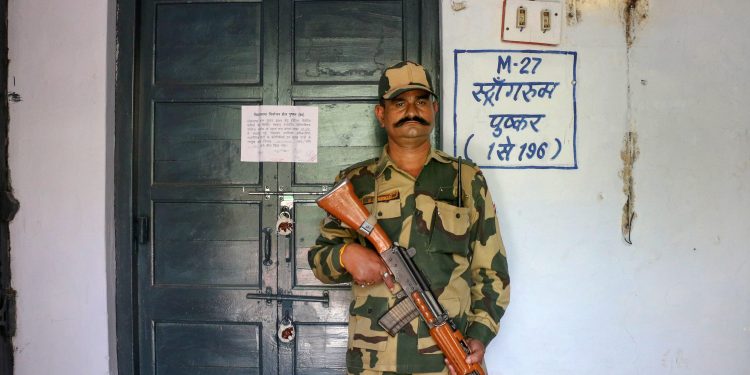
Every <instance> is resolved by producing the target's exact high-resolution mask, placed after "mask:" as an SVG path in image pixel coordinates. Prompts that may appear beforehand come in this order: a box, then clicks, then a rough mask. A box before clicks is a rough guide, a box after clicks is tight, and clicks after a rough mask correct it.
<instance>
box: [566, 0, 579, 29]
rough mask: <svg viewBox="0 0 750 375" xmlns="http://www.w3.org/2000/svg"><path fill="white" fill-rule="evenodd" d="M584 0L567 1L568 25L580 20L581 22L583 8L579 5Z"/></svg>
mask: <svg viewBox="0 0 750 375" xmlns="http://www.w3.org/2000/svg"><path fill="white" fill-rule="evenodd" d="M582 1H583V0H568V1H567V4H566V6H567V16H566V19H567V22H568V26H573V25H575V24H577V23H578V22H581V10H580V9H579V7H578V6H579V5H580V3H581V2H582Z"/></svg>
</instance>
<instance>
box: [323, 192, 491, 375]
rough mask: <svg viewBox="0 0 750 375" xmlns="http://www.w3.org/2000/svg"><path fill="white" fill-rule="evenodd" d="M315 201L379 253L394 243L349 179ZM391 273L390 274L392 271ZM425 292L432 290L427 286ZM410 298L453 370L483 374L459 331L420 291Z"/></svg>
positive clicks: (474, 374) (464, 373) (476, 374)
mask: <svg viewBox="0 0 750 375" xmlns="http://www.w3.org/2000/svg"><path fill="white" fill-rule="evenodd" d="M375 199H377V197H375ZM317 203H318V206H320V208H322V209H324V210H326V211H327V212H328V213H329V214H331V215H333V216H334V217H336V218H337V219H339V220H341V221H342V222H343V223H344V224H346V225H348V226H349V227H350V228H353V229H355V230H357V232H359V233H360V234H362V235H363V236H365V237H366V238H367V239H368V240H369V241H370V242H371V243H372V244H373V246H375V249H376V250H377V251H378V253H380V254H381V255H382V254H383V253H384V252H386V251H388V250H390V249H391V247H392V246H394V243H393V241H391V239H390V238H388V235H387V234H386V233H385V230H383V228H382V227H381V226H380V224H377V222H375V223H374V224H373V223H372V222H371V221H370V213H369V212H368V211H367V208H365V206H364V205H363V204H362V202H361V201H360V200H359V198H358V197H357V195H356V194H354V187H353V186H352V184H351V182H349V180H348V179H344V180H343V181H341V182H339V184H338V185H336V186H334V187H333V189H331V191H329V192H328V193H326V194H325V195H323V196H322V197H320V198H318V200H317ZM386 264H387V262H386ZM391 274H393V272H392V271H391ZM396 281H397V282H398V281H399V280H398V279H397V280H396ZM426 293H432V292H431V291H429V290H427V291H426ZM409 298H411V300H412V302H414V305H415V306H416V307H417V309H418V310H419V313H420V315H421V316H422V318H423V319H424V320H425V322H426V323H427V325H428V326H429V327H430V336H431V337H432V339H433V340H435V343H437V346H438V347H439V348H440V350H441V351H442V352H443V355H445V357H446V358H447V359H448V362H449V363H450V364H451V366H453V369H454V370H455V371H456V373H457V374H460V375H485V374H484V370H483V369H482V367H481V366H480V365H479V364H478V363H474V364H471V365H469V364H467V363H466V356H467V355H468V354H470V353H471V351H470V349H469V347H468V345H467V344H466V340H465V339H464V336H463V335H462V334H461V331H459V330H458V329H456V328H455V327H454V326H453V325H452V323H450V322H445V321H443V322H438V319H437V317H435V315H433V313H432V311H431V309H430V308H429V307H428V303H427V301H426V300H425V298H424V297H423V296H422V294H421V293H419V292H414V293H411V294H410V295H409ZM433 298H434V297H433Z"/></svg>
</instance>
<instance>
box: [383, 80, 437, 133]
mask: <svg viewBox="0 0 750 375" xmlns="http://www.w3.org/2000/svg"><path fill="white" fill-rule="evenodd" d="M437 111H438V103H437V102H436V101H434V100H432V97H431V95H430V93H428V92H427V91H424V90H410V91H407V92H404V93H402V94H401V95H399V96H397V97H395V98H393V99H391V100H386V101H385V105H384V106H381V105H377V106H375V116H376V117H377V118H378V121H380V126H381V127H383V128H384V129H385V132H386V133H387V134H388V142H395V143H398V144H399V145H401V146H419V145H421V144H423V143H424V142H429V141H430V133H431V132H432V128H433V127H434V123H435V114H436V113H437Z"/></svg>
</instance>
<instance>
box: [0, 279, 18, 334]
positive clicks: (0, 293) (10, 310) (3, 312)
mask: <svg viewBox="0 0 750 375" xmlns="http://www.w3.org/2000/svg"><path fill="white" fill-rule="evenodd" d="M15 334H16V291H15V290H13V289H11V288H8V289H0V335H2V336H5V337H8V338H10V337H13V336H14V335H15Z"/></svg>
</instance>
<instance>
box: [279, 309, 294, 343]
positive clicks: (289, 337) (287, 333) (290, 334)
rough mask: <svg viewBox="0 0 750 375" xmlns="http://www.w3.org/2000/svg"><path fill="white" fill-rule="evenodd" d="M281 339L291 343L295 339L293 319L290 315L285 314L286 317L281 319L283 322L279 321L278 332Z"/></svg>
mask: <svg viewBox="0 0 750 375" xmlns="http://www.w3.org/2000/svg"><path fill="white" fill-rule="evenodd" d="M278 336H279V340H280V341H281V342H283V343H287V344H288V343H290V342H292V341H294V336H295V332H294V325H293V324H292V320H291V319H289V316H288V315H284V319H282V320H281V323H279V332H278Z"/></svg>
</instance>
